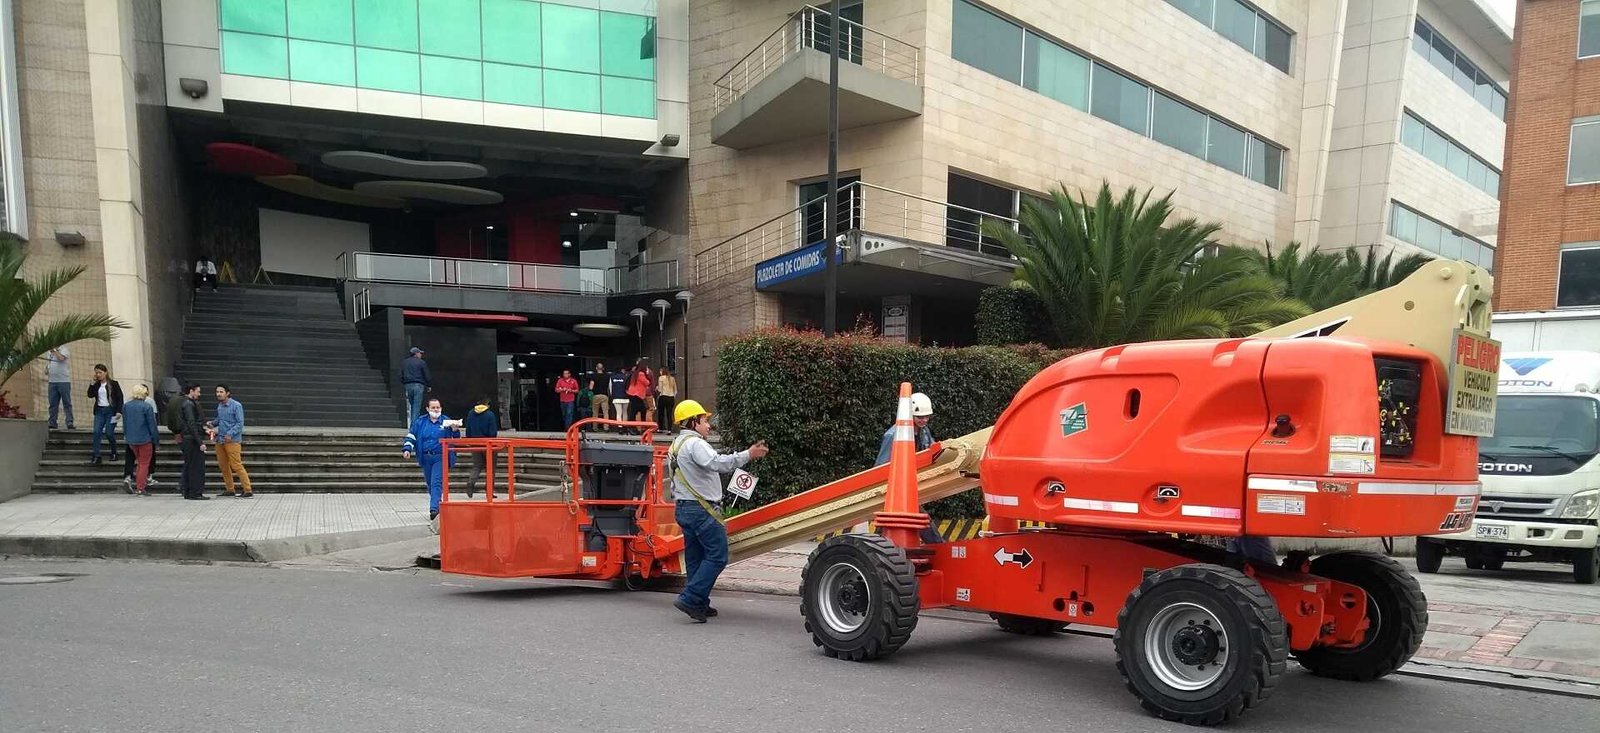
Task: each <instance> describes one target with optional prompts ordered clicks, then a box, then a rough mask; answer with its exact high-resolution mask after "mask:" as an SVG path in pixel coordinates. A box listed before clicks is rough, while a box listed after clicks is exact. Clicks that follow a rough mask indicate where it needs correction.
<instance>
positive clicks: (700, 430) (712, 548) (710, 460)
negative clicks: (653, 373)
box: [667, 400, 767, 624]
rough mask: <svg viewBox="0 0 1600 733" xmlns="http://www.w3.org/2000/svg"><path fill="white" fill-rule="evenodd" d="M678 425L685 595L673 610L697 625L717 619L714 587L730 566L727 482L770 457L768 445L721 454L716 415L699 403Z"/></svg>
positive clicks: (676, 472)
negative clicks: (714, 431)
mask: <svg viewBox="0 0 1600 733" xmlns="http://www.w3.org/2000/svg"><path fill="white" fill-rule="evenodd" d="M672 418H673V423H674V424H676V425H678V426H679V427H680V428H682V431H681V432H680V433H678V437H677V438H676V439H674V440H673V441H672V448H671V449H669V450H668V452H667V471H668V473H669V474H670V475H671V476H672V479H671V480H672V498H673V500H674V509H675V515H676V518H677V522H678V527H679V528H681V529H682V530H683V559H684V570H685V572H686V573H687V575H686V582H685V583H684V586H683V592H682V593H680V594H678V598H677V600H674V601H673V602H672V605H673V607H675V608H677V609H678V610H679V611H682V612H684V614H686V615H688V617H689V618H690V619H693V620H694V622H695V623H699V624H703V623H705V622H706V619H707V618H708V617H711V616H715V615H717V609H715V608H712V607H711V588H712V586H713V585H715V584H716V582H717V576H718V575H721V574H722V569H723V568H725V567H727V565H728V530H727V528H725V527H723V525H722V479H721V477H720V476H718V474H724V473H733V471H734V469H738V468H742V467H744V466H745V465H746V464H748V463H750V461H752V460H755V459H758V458H761V457H763V456H765V455H767V443H766V441H759V442H757V443H756V444H755V445H752V446H750V448H749V449H748V450H742V451H739V452H737V453H718V452H717V451H716V449H715V448H712V447H711V444H710V443H708V442H706V437H707V436H709V435H711V413H709V412H707V411H706V409H705V408H703V407H701V406H700V403H699V402H696V401H694V400H684V401H683V402H680V403H678V406H677V407H676V408H674V409H673V415H672Z"/></svg>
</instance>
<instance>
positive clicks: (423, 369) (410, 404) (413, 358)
mask: <svg viewBox="0 0 1600 733" xmlns="http://www.w3.org/2000/svg"><path fill="white" fill-rule="evenodd" d="M423 353H424V352H423V351H422V349H419V348H417V347H415V346H413V347H411V355H410V356H408V357H406V360H405V361H404V362H401V363H400V384H401V386H402V387H403V388H404V389H405V391H406V426H407V427H410V426H411V423H413V422H415V421H416V419H417V418H418V417H421V416H422V407H423V404H422V396H423V395H424V394H426V393H428V392H432V391H433V374H432V373H431V372H429V371H428V362H427V360H425V359H423V358H422V355H423Z"/></svg>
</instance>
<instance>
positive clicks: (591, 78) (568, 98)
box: [544, 6, 600, 112]
mask: <svg viewBox="0 0 1600 733" xmlns="http://www.w3.org/2000/svg"><path fill="white" fill-rule="evenodd" d="M546 7H548V6H546ZM546 20H549V18H548V17H546ZM544 106H546V107H551V108H554V109H570V110H574V111H577V112H599V111H600V77H598V76H595V75H594V74H575V73H573V72H570V71H555V70H553V69H546V70H545V72H544Z"/></svg>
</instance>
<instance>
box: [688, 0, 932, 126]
mask: <svg viewBox="0 0 1600 733" xmlns="http://www.w3.org/2000/svg"><path fill="white" fill-rule="evenodd" d="M829 15H830V14H829V13H828V11H826V10H823V9H821V8H817V7H814V6H811V5H807V6H805V7H804V8H801V9H800V10H797V11H795V12H794V13H792V14H790V16H789V17H788V18H787V19H785V20H784V22H783V25H780V26H778V29H777V30H775V31H773V32H772V33H771V34H769V35H768V36H767V37H766V39H765V40H763V41H761V43H760V44H759V45H757V46H756V47H755V48H754V49H752V50H751V51H750V53H747V54H745V56H744V58H742V59H739V61H738V63H735V64H734V65H733V68H731V69H728V71H727V73H724V74H723V75H722V77H721V78H719V79H717V81H716V85H715V89H716V91H715V97H714V99H715V107H716V110H715V111H717V112H721V111H722V110H723V109H726V108H727V107H728V105H731V104H733V103H734V101H735V100H737V99H739V98H740V97H742V96H744V94H745V93H746V92H748V91H750V89H751V88H752V87H754V86H755V85H756V84H757V83H759V82H760V81H761V80H762V79H765V78H766V77H767V75H768V74H770V73H772V71H773V70H774V69H776V68H778V67H779V66H781V65H783V63H784V62H785V61H788V60H789V59H792V58H794V57H796V56H798V55H799V54H800V52H802V51H804V50H806V49H814V50H817V51H821V52H823V53H827V52H828V50H829V48H830V47H831V46H832V44H830V43H829V38H828V33H829V29H828V21H829ZM839 37H840V41H841V43H840V44H839V48H840V54H839V60H840V61H841V62H848V63H852V64H855V65H857V66H860V67H862V68H864V69H867V70H869V71H875V72H878V73H880V74H883V75H885V76H888V77H891V78H894V79H899V80H900V81H904V82H910V83H912V84H916V83H919V80H920V79H921V75H922V52H921V50H920V49H918V48H917V47H916V46H913V45H911V44H909V43H906V42H905V41H901V40H899V39H896V38H891V37H889V36H886V35H884V34H882V33H879V32H877V31H875V30H872V29H871V28H867V27H866V26H863V25H861V24H860V23H857V22H855V21H852V20H847V19H845V18H840V19H839Z"/></svg>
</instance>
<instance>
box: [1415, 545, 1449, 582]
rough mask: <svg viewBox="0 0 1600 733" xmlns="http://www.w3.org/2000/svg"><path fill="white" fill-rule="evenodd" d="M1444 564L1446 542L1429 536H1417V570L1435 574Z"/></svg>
mask: <svg viewBox="0 0 1600 733" xmlns="http://www.w3.org/2000/svg"><path fill="white" fill-rule="evenodd" d="M1442 564H1444V543H1443V542H1436V541H1434V540H1430V539H1428V538H1427V537H1418V538H1417V572H1422V573H1428V574H1430V575H1431V574H1433V573H1437V572H1439V566H1440V565H1442Z"/></svg>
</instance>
